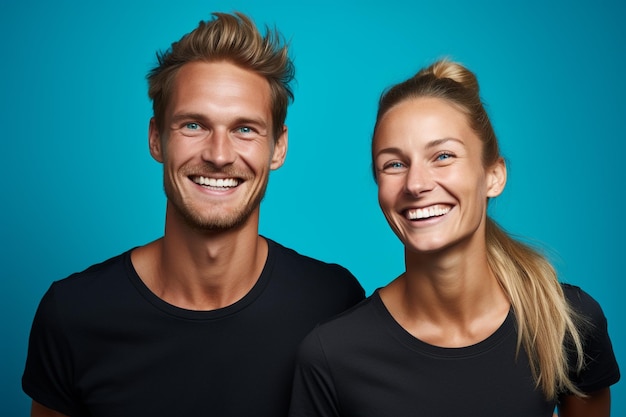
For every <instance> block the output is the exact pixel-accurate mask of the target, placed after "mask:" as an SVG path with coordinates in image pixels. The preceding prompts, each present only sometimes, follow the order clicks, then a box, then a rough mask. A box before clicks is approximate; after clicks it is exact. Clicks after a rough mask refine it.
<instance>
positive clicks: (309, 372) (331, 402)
mask: <svg viewBox="0 0 626 417" xmlns="http://www.w3.org/2000/svg"><path fill="white" fill-rule="evenodd" d="M336 416H339V411H338V409H337V400H336V393H335V389H334V384H333V381H332V376H331V373H330V370H329V367H328V364H327V361H326V356H325V355H324V350H323V348H322V345H321V342H320V339H319V327H317V328H315V329H314V330H313V331H312V332H311V333H309V335H308V336H307V337H306V338H305V339H304V340H303V342H302V344H301V345H300V348H299V351H298V356H297V363H296V370H295V375H294V382H293V391H292V397H291V407H290V410H289V417H336Z"/></svg>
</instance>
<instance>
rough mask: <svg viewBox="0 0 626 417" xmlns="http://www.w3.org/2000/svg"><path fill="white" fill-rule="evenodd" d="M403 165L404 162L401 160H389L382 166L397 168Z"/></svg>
mask: <svg viewBox="0 0 626 417" xmlns="http://www.w3.org/2000/svg"><path fill="white" fill-rule="evenodd" d="M403 166H404V164H403V163H402V162H398V161H395V162H389V163H388V164H385V166H384V167H383V168H385V169H389V168H391V169H397V168H402V167H403Z"/></svg>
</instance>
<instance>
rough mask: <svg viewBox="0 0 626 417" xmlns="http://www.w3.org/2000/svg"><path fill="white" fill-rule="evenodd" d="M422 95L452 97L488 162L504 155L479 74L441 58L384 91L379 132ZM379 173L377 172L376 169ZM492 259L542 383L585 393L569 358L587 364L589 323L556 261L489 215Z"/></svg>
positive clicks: (554, 392)
mask: <svg viewBox="0 0 626 417" xmlns="http://www.w3.org/2000/svg"><path fill="white" fill-rule="evenodd" d="M419 97H433V98H440V99H442V100H446V101H447V102H449V103H451V104H452V105H454V106H455V107H456V108H458V109H459V110H460V111H461V112H462V113H464V114H465V115H466V117H467V120H468V123H469V125H470V126H471V127H472V129H473V130H474V132H476V134H477V135H478V137H479V138H480V139H481V141H482V142H483V154H482V160H483V166H484V167H489V166H492V165H493V164H494V163H496V162H497V161H498V160H499V159H500V158H502V157H501V155H500V149H499V145H498V139H497V138H496V135H495V132H494V129H493V126H492V125H491V121H490V119H489V116H488V115H487V112H486V110H485V107H484V105H483V103H482V101H481V99H480V95H479V86H478V81H477V79H476V76H475V75H474V74H473V73H472V72H471V71H469V70H468V69H467V68H465V67H464V66H463V65H461V64H459V63H455V62H451V61H448V60H441V61H437V62H435V63H434V64H432V65H431V66H429V67H427V68H424V69H422V70H421V71H419V72H418V73H417V74H416V75H415V76H413V77H411V78H409V79H408V80H406V81H404V82H402V83H399V84H397V85H395V86H393V87H391V88H390V89H388V90H386V91H385V92H383V94H382V96H381V98H380V101H379V106H378V115H377V117H376V125H375V127H374V134H375V133H376V129H377V128H378V123H379V121H380V119H381V117H382V116H383V115H384V114H385V113H386V112H387V111H389V110H390V109H391V108H392V107H394V106H395V105H397V104H398V103H400V102H402V101H405V100H409V99H412V98H419ZM374 177H376V173H375V172H374ZM486 242H487V261H488V263H489V267H490V268H491V269H492V270H493V271H494V273H495V275H496V277H497V278H498V280H499V282H500V285H501V286H502V288H503V289H504V291H505V293H506V294H507V296H508V298H509V300H510V302H511V305H512V308H513V311H514V312H515V316H516V319H517V329H518V352H519V349H520V347H522V346H523V348H524V349H525V351H526V352H527V355H528V360H529V363H530V368H531V371H532V374H533V376H534V378H535V382H536V384H537V386H538V387H541V389H542V390H543V392H544V394H545V396H546V397H547V398H548V399H550V400H552V399H556V398H557V396H558V395H559V394H560V393H562V392H571V393H574V394H576V395H579V396H584V394H583V393H582V392H581V391H580V390H578V388H576V386H575V385H574V383H573V382H572V381H571V379H570V373H569V372H570V368H569V367H570V364H569V363H568V357H569V353H571V352H570V350H571V349H572V348H573V349H574V350H575V352H576V355H577V356H576V357H577V363H576V365H575V366H576V369H578V370H580V369H581V368H582V366H583V364H584V354H583V346H582V337H581V334H580V332H581V331H580V328H579V326H582V325H583V323H584V320H583V318H581V317H579V316H578V315H577V314H576V313H575V312H574V311H573V310H572V309H571V308H570V306H569V304H568V303H567V301H566V300H565V296H564V294H563V290H562V288H561V285H560V284H559V281H558V278H557V274H556V271H555V269H554V267H553V266H552V264H551V263H550V262H549V261H548V260H547V259H546V257H545V256H543V255H542V254H541V253H539V252H538V251H537V250H535V249H533V248H531V247H530V246H528V245H526V244H524V243H522V242H520V241H518V240H516V239H513V238H512V237H511V236H509V234H508V233H506V232H505V231H504V230H503V229H502V228H500V227H499V226H498V225H497V223H496V222H495V221H493V220H492V219H491V218H490V217H487V224H486Z"/></svg>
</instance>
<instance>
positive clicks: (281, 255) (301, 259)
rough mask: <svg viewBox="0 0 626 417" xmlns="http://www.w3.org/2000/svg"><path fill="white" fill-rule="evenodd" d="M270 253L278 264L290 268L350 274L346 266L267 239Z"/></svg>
mask: <svg viewBox="0 0 626 417" xmlns="http://www.w3.org/2000/svg"><path fill="white" fill-rule="evenodd" d="M266 239H267V238H266ZM267 242H268V245H269V248H270V254H271V256H274V257H275V258H276V262H277V263H278V265H279V266H283V265H284V266H288V267H289V268H291V269H298V270H304V271H313V272H320V271H322V272H325V273H331V274H338V275H348V276H352V273H350V271H348V269H347V268H345V267H343V266H341V265H339V264H337V263H331V262H325V261H322V260H320V259H317V258H313V257H311V256H308V255H304V254H302V253H300V252H298V251H296V250H295V249H291V248H288V247H286V246H283V245H281V244H280V243H278V242H276V241H273V240H271V239H267Z"/></svg>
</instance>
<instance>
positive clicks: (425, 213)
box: [407, 206, 450, 220]
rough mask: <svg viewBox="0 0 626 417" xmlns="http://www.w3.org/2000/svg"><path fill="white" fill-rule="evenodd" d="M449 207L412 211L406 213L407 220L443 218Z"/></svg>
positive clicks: (433, 207)
mask: <svg viewBox="0 0 626 417" xmlns="http://www.w3.org/2000/svg"><path fill="white" fill-rule="evenodd" d="M449 211H450V207H441V206H432V207H425V208H423V209H414V210H409V211H408V212H407V217H408V218H409V220H419V219H427V218H429V217H436V216H443V215H444V214H448V212H449Z"/></svg>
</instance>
